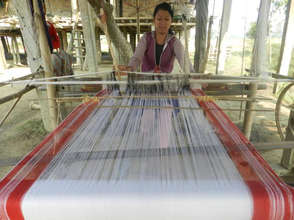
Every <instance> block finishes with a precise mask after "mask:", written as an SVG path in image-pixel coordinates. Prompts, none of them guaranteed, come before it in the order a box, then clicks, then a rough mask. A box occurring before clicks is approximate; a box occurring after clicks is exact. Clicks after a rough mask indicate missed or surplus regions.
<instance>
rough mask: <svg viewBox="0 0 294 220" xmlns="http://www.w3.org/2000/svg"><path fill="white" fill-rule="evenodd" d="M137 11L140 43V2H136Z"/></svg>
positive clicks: (138, 39)
mask: <svg viewBox="0 0 294 220" xmlns="http://www.w3.org/2000/svg"><path fill="white" fill-rule="evenodd" d="M136 10H137V41H138V42H139V41H140V2H139V0H136Z"/></svg>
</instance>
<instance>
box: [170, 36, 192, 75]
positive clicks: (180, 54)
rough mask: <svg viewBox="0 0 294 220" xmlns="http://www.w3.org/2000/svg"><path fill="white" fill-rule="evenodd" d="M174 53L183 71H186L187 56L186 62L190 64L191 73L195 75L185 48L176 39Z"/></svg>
mask: <svg viewBox="0 0 294 220" xmlns="http://www.w3.org/2000/svg"><path fill="white" fill-rule="evenodd" d="M174 53H175V56H176V59H177V60H178V62H179V64H180V66H181V68H182V70H185V56H186V62H188V65H189V68H190V72H191V73H193V72H194V68H193V66H192V63H191V61H190V59H189V57H187V55H186V53H185V48H184V46H183V45H182V43H181V41H180V40H179V39H178V38H176V40H175V42H174Z"/></svg>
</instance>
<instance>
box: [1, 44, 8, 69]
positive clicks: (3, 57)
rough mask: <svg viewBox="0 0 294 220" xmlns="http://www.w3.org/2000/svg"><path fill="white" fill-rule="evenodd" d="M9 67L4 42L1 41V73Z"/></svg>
mask: <svg viewBox="0 0 294 220" xmlns="http://www.w3.org/2000/svg"><path fill="white" fill-rule="evenodd" d="M6 68H7V63H6V59H5V54H4V46H3V43H0V73H1V72H4V70H5V69H6Z"/></svg>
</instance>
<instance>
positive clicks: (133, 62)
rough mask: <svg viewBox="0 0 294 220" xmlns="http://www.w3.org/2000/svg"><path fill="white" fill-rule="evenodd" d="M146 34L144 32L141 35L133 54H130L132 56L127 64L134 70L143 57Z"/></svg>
mask: <svg viewBox="0 0 294 220" xmlns="http://www.w3.org/2000/svg"><path fill="white" fill-rule="evenodd" d="M146 38H147V35H146V33H145V34H144V35H143V36H142V37H141V39H140V41H139V43H138V45H137V47H136V50H135V53H134V55H133V56H132V58H131V59H130V61H129V64H128V66H131V67H132V70H133V71H134V70H136V69H137V68H138V67H139V66H140V64H141V63H142V60H143V57H144V53H145V51H146V47H147V39H146Z"/></svg>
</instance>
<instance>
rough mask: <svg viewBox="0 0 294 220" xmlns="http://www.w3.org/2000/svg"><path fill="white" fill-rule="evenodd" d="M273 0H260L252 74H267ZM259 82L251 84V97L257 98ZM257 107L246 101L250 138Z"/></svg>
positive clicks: (247, 135)
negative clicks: (268, 36)
mask: <svg viewBox="0 0 294 220" xmlns="http://www.w3.org/2000/svg"><path fill="white" fill-rule="evenodd" d="M270 3H271V0H264V1H260V7H259V14H258V19H257V24H256V38H255V41H254V47H253V56H252V62H251V71H250V74H251V76H265V74H266V66H267V65H266V63H267V62H266V56H267V53H266V49H267V47H266V37H267V27H268V24H269V22H268V18H269V11H270ZM257 86H258V85H257V84H256V83H252V84H250V86H249V88H250V95H249V97H250V98H255V96H256V93H257V91H256V90H257ZM254 107H255V102H251V101H248V102H247V103H246V112H245V116H244V124H243V130H244V134H245V136H246V137H247V138H248V139H250V135H251V127H252V124H253V119H254V115H255V113H254V111H251V110H252V109H254Z"/></svg>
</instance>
